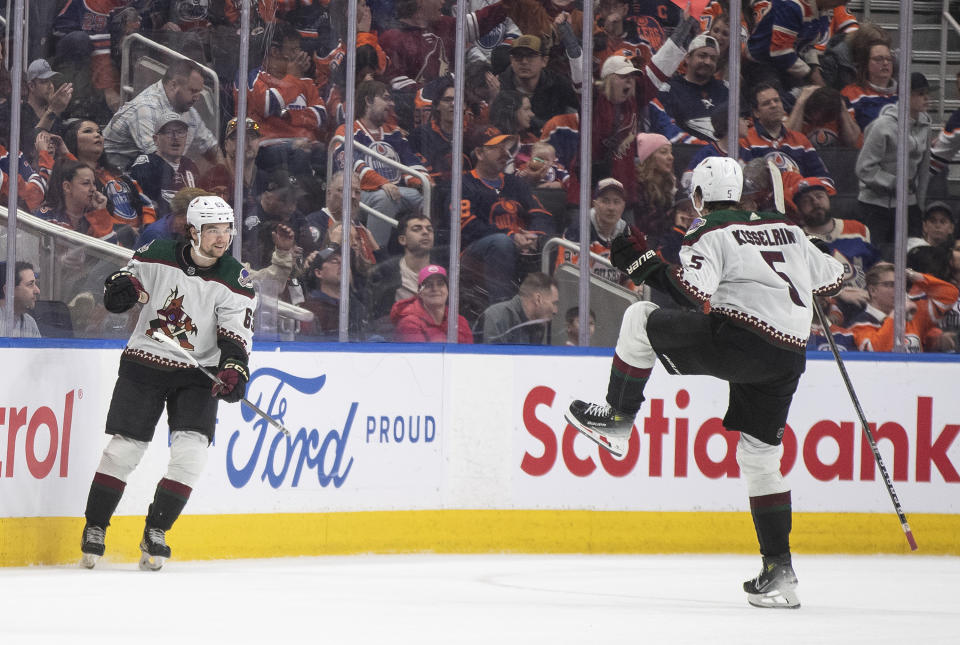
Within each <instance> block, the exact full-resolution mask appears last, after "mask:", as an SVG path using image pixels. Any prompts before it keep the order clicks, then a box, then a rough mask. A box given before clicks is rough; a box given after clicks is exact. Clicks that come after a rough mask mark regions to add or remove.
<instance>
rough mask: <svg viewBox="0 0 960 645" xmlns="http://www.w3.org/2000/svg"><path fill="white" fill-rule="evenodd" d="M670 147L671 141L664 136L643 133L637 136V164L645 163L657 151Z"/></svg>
mask: <svg viewBox="0 0 960 645" xmlns="http://www.w3.org/2000/svg"><path fill="white" fill-rule="evenodd" d="M669 145H670V140H669V139H667V138H666V137H665V136H663V135H662V134H654V133H652V132H641V133H640V134H638V135H637V163H643V162H644V161H646V160H647V157H649V156H650V155H652V154H653V153H654V152H655V151H657V150H658V149H660V148H662V147H663V146H669Z"/></svg>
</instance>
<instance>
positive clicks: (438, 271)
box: [417, 264, 447, 287]
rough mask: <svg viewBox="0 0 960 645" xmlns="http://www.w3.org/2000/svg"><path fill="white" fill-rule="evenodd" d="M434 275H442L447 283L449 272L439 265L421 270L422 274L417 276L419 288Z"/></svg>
mask: <svg viewBox="0 0 960 645" xmlns="http://www.w3.org/2000/svg"><path fill="white" fill-rule="evenodd" d="M432 275H442V276H443V280H444V282H447V270H446V269H444V268H443V267H442V266H440V265H439V264H428V265H427V266H425V267H423V268H422V269H420V273H419V274H417V286H418V287H422V286H423V281H424V280H426V279H427V278H429V277H430V276H432Z"/></svg>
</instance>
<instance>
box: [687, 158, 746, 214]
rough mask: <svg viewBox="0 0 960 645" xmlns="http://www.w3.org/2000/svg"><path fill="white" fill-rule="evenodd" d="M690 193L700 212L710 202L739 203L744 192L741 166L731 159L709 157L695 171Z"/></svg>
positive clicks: (691, 180) (694, 204) (691, 179)
mask: <svg viewBox="0 0 960 645" xmlns="http://www.w3.org/2000/svg"><path fill="white" fill-rule="evenodd" d="M690 191H691V192H690V196H691V197H692V198H693V206H694V208H696V209H697V211H698V212H699V211H700V210H701V209H702V208H703V205H704V204H707V203H710V202H739V201H740V193H741V192H742V191H743V171H742V170H741V169H740V164H739V163H738V162H737V160H736V159H731V158H730V157H707V158H706V159H704V160H703V161H701V162H700V163H699V164H697V167H696V168H694V169H693V176H692V177H691V178H690ZM698 192H699V197H698Z"/></svg>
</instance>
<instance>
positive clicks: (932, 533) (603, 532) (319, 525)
mask: <svg viewBox="0 0 960 645" xmlns="http://www.w3.org/2000/svg"><path fill="white" fill-rule="evenodd" d="M909 519H910V528H911V529H912V530H913V533H914V536H915V537H916V539H917V542H918V543H919V545H920V551H919V553H920V554H923V555H960V537H958V536H960V515H933V514H929V515H920V514H917V515H912V516H910V518H909ZM82 530H83V519H82V518H72V517H28V518H0V566H26V565H34V564H68V563H71V562H78V561H79V559H80V533H81V531H82ZM142 531H143V518H142V517H115V518H114V519H113V522H112V524H111V525H110V528H109V529H108V530H107V539H106V544H107V553H106V555H105V556H104V557H105V559H106V560H108V561H114V562H133V561H135V560H136V559H137V558H138V557H139V554H140V552H139V549H138V545H139V543H140V535H141V533H142ZM790 541H791V545H792V547H793V551H794V552H795V553H857V554H872V553H909V547H908V546H907V541H906V539H905V538H904V535H903V531H902V529H901V528H900V523H899V522H898V521H897V518H896V515H894V514H893V513H890V514H880V513H794V516H793V533H792V534H791V540H790ZM167 542H168V543H169V544H170V546H171V548H172V549H173V558H174V559H176V560H207V559H221V558H275V557H287V556H304V555H350V554H358V553H418V552H435V553H504V552H512V553H747V554H753V553H757V552H758V549H757V543H756V536H755V533H754V529H753V521H752V520H751V518H750V514H749V513H746V512H726V513H721V512H709V513H708V512H700V513H695V512H685V513H681V512H670V513H667V512H658V513H652V512H624V511H504V510H493V511H491V510H444V511H368V512H344V513H310V514H296V513H291V514H255V515H185V516H183V517H182V518H180V520H179V521H178V522H177V524H176V526H175V527H174V529H173V530H172V531H170V533H169V534H168V536H167Z"/></svg>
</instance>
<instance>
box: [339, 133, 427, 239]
mask: <svg viewBox="0 0 960 645" xmlns="http://www.w3.org/2000/svg"><path fill="white" fill-rule="evenodd" d="M343 142H344V138H343V137H342V136H341V135H339V134H338V135H337V136H335V137H333V138H332V139H330V143H329V144H328V145H327V185H328V186H329V185H330V179H331V177H333V153H334V152H336V148H337V145H336V144H337V143H343ZM353 147H354V148H355V149H356V150H359V151H360V152H362V153H363V154H365V155H368V156H370V157H373V158H375V159H377V160H379V161H382V162H383V163H385V164H387V165H388V166H392V167H394V168H397V169H398V170H400V171H401V172H404V173H406V174H408V175H413V176H414V177H416V178H417V179H419V180H420V184H421V185H422V186H423V212H424V213H425V214H426V215H427V216H428V217H429V216H430V213H431V212H432V211H431V207H432V205H433V196H432V186H433V184H431V183H430V176H429V175H428V174H426V173H424V172H420V171H419V170H415V169H413V168H411V167H410V166H404V165H403V164H402V163H400V162H399V161H397V160H395V159H391V158H390V157H385V156H383V155H382V154H380V153H379V152H377V151H376V150H373V149H372V148H368V147H367V146H365V145H363V144H360V143H357V142H356V141H354V142H353ZM360 210H362V211H363V212H365V213H367V214H369V215H373V216H374V217H377V218H379V219H382V220H383V221H385V222H387V223H389V224H390V226H393V227H396V226H397V220H395V219H393V218H392V217H390V216H388V215H384V214H383V213H381V212H380V211H378V210H377V209H375V208H371V207H369V206H367V205H366V204H364V203H361V204H360Z"/></svg>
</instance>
